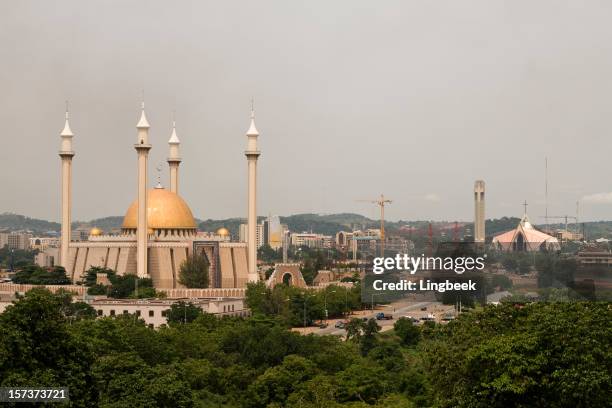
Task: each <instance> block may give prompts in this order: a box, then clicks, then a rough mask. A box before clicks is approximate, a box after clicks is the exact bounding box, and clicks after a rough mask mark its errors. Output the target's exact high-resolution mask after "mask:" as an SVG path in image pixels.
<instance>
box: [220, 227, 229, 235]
mask: <svg viewBox="0 0 612 408" xmlns="http://www.w3.org/2000/svg"><path fill="white" fill-rule="evenodd" d="M229 234H230V232H229V230H228V229H227V228H225V227H221V228H219V229H218V230H217V235H221V236H223V237H225V236H227V235H229Z"/></svg>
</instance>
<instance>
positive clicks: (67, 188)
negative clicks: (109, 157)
mask: <svg viewBox="0 0 612 408" xmlns="http://www.w3.org/2000/svg"><path fill="white" fill-rule="evenodd" d="M69 116H70V115H69V113H68V101H66V113H65V122H64V129H63V130H62V132H61V133H60V136H61V138H62V144H61V150H60V152H59V155H60V157H61V160H62V232H61V234H62V235H61V241H60V259H59V263H58V264H59V265H61V266H63V267H64V268H66V269H69V266H70V260H69V256H70V255H69V254H70V241H71V233H72V227H71V223H72V158H73V157H74V151H73V150H72V137H73V136H74V134H73V133H72V130H71V129H70V123H69ZM71 278H74V277H73V276H71Z"/></svg>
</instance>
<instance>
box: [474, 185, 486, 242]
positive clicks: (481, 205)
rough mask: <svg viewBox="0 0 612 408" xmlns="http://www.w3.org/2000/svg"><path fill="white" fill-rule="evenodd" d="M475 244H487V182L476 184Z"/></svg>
mask: <svg viewBox="0 0 612 408" xmlns="http://www.w3.org/2000/svg"><path fill="white" fill-rule="evenodd" d="M474 242H475V243H477V244H482V243H484V242H485V182H484V181H483V180H476V181H475V182H474Z"/></svg>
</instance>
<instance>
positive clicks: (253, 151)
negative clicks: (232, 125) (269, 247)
mask: <svg viewBox="0 0 612 408" xmlns="http://www.w3.org/2000/svg"><path fill="white" fill-rule="evenodd" d="M246 135H247V150H246V151H245V152H244V154H245V155H246V157H247V163H248V172H249V176H248V177H249V181H248V183H249V186H248V201H249V202H248V211H247V214H248V215H247V224H248V234H247V246H248V259H249V261H248V262H249V263H248V265H249V282H257V279H258V275H257V242H256V240H257V236H256V235H257V231H256V224H257V159H258V158H259V155H260V152H259V150H258V149H257V138H258V137H259V132H258V131H257V128H256V127H255V110H254V109H253V108H252V107H251V126H250V127H249V130H248V131H247V133H246Z"/></svg>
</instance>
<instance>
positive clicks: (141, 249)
mask: <svg viewBox="0 0 612 408" xmlns="http://www.w3.org/2000/svg"><path fill="white" fill-rule="evenodd" d="M136 129H138V141H137V143H136V144H135V145H134V148H135V149H136V152H137V153H138V225H137V229H136V252H137V253H136V264H137V275H138V276H139V277H141V278H144V277H147V276H148V270H147V241H148V238H149V227H148V225H147V162H148V158H149V150H151V145H150V144H149V122H148V121H147V116H146V115H145V111H144V102H143V103H142V113H141V114H140V120H139V121H138V125H136Z"/></svg>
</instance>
